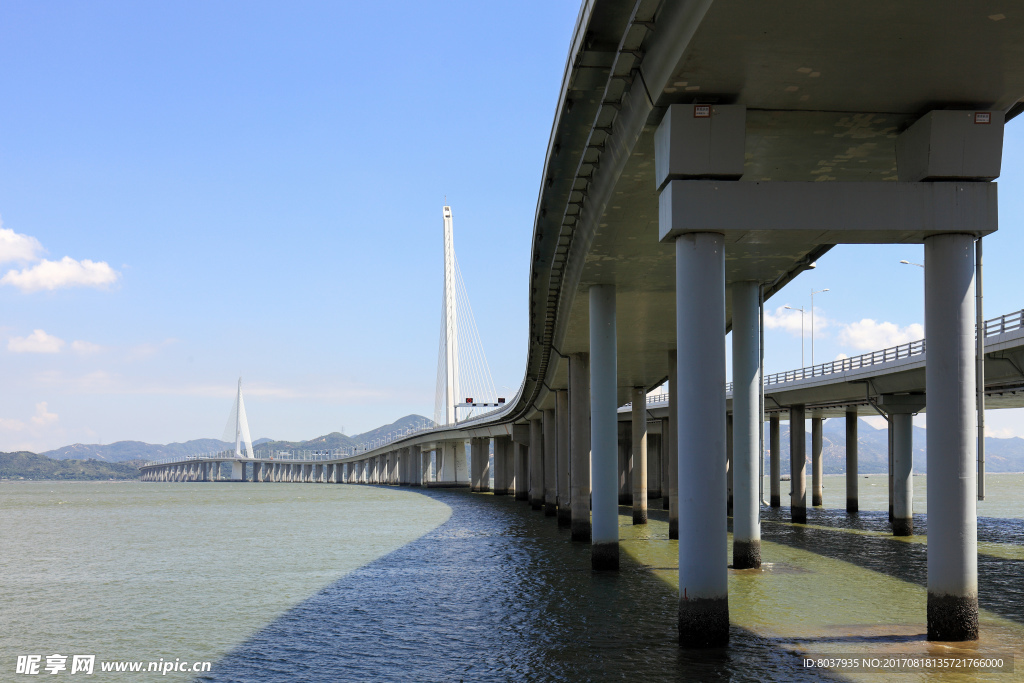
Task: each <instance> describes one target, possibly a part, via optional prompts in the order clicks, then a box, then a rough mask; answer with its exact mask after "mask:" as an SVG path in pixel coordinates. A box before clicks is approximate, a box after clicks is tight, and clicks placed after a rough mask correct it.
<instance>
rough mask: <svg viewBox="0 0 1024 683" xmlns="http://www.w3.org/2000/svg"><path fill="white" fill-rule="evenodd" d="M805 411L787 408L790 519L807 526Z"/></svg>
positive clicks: (792, 407)
mask: <svg viewBox="0 0 1024 683" xmlns="http://www.w3.org/2000/svg"><path fill="white" fill-rule="evenodd" d="M806 416H807V410H806V408H805V407H804V406H803V405H795V406H790V407H789V472H790V479H791V481H790V491H789V497H790V503H789V505H790V517H791V519H792V521H793V523H794V524H807V427H806V424H805V422H806Z"/></svg>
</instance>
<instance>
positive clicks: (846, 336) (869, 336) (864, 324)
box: [839, 318, 924, 351]
mask: <svg viewBox="0 0 1024 683" xmlns="http://www.w3.org/2000/svg"><path fill="white" fill-rule="evenodd" d="M923 338H924V327H923V326H922V325H920V324H918V323H913V324H911V325H907V326H906V327H900V326H899V325H897V324H896V323H888V322H883V323H880V322H877V321H875V320H872V319H871V318H864V319H863V320H861V321H860V322H855V323H850V324H849V325H844V326H843V329H842V331H840V333H839V343H840V344H842V345H843V346H851V347H853V348H855V349H858V350H861V351H875V350H878V349H885V348H888V347H890V346H897V345H899V344H906V343H907V342H911V341H917V340H918V339H923Z"/></svg>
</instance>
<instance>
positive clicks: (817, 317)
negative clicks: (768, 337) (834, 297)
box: [764, 306, 833, 337]
mask: <svg viewBox="0 0 1024 683" xmlns="http://www.w3.org/2000/svg"><path fill="white" fill-rule="evenodd" d="M819 311H820V309H819V308H818V307H817V306H815V307H814V332H815V334H816V335H821V336H824V335H823V334H822V330H825V329H827V328H829V327H831V326H832V325H833V322H832V321H831V320H829V319H828V318H826V317H825V316H823V315H821V313H820V312H819ZM764 328H765V329H766V330H783V331H784V332H789V333H790V334H792V335H796V336H798V337H799V336H800V331H801V329H803V330H804V332H805V333H806V332H808V331H809V330H810V329H811V312H810V311H805V312H804V313H801V312H800V311H799V310H793V309H791V308H790V309H787V308H786V307H785V306H779V307H778V308H776V309H775V311H774V312H772V311H765V312H764Z"/></svg>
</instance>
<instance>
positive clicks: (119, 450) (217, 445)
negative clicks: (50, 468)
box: [40, 415, 432, 462]
mask: <svg viewBox="0 0 1024 683" xmlns="http://www.w3.org/2000/svg"><path fill="white" fill-rule="evenodd" d="M424 423H426V424H432V421H431V420H428V419H427V418H425V417H423V416H422V415H406V416H405V417H403V418H400V419H398V420H395V421H394V422H392V423H391V424H388V425H384V426H381V427H377V428H376V429H371V430H370V431H368V432H364V433H362V434H356V435H354V436H347V435H345V434H342V433H341V432H331V433H330V434H325V435H323V436H318V437H316V438H315V439H309V440H308V441H274V440H272V439H266V438H264V439H256V440H254V441H253V442H252V443H253V447H254V448H255V449H256V450H271V451H279V450H287V451H293V450H321V451H323V450H334V449H338V448H352V447H353V446H360V445H362V444H364V443H369V442H371V441H373V440H374V439H379V438H384V437H386V436H387V435H388V434H390V433H392V432H397V431H401V430H405V429H410V428H413V427H416V426H418V425H421V424H424ZM234 448H235V444H234V443H229V442H227V441H221V440H219V439H192V440H191V441H186V442H184V443H169V444H162V445H161V444H149V443H144V442H142V441H117V442H115V443H111V444H81V443H76V444H72V445H71V446H64V447H63V448H58V449H55V450H52V451H46V452H45V453H41V454H40V455H45V456H46V457H48V458H52V459H54V460H100V461H104V462H128V461H131V460H157V459H160V458H171V457H180V456H186V455H199V454H202V453H211V452H217V451H225V450H234Z"/></svg>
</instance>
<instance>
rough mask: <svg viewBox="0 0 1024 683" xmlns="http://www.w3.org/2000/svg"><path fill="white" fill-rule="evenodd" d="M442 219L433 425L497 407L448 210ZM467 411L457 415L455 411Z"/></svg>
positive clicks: (450, 210) (456, 420)
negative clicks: (442, 235) (440, 278)
mask: <svg viewBox="0 0 1024 683" xmlns="http://www.w3.org/2000/svg"><path fill="white" fill-rule="evenodd" d="M442 215H443V217H444V292H443V296H442V299H441V339H440V344H439V347H438V354H437V387H436V391H435V395H434V422H436V423H437V424H446V425H450V424H455V423H456V422H458V421H459V418H462V419H466V418H467V417H470V416H471V415H472V414H473V412H474V409H475V408H478V407H484V406H492V405H496V404H497V392H496V391H495V389H494V381H493V380H492V379H491V370H490V367H489V366H488V365H487V356H486V355H485V354H484V349H483V344H482V343H481V342H480V333H479V332H478V331H477V327H476V320H475V319H474V318H473V309H472V308H471V307H470V305H469V296H468V295H467V294H466V285H465V283H464V282H463V280H462V272H461V271H460V270H459V262H458V259H456V258H455V237H454V232H453V227H452V208H451V207H450V206H445V207H444V210H443V214H442ZM460 408H463V409H467V410H466V412H464V413H463V414H459V412H458V411H459V409H460Z"/></svg>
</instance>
